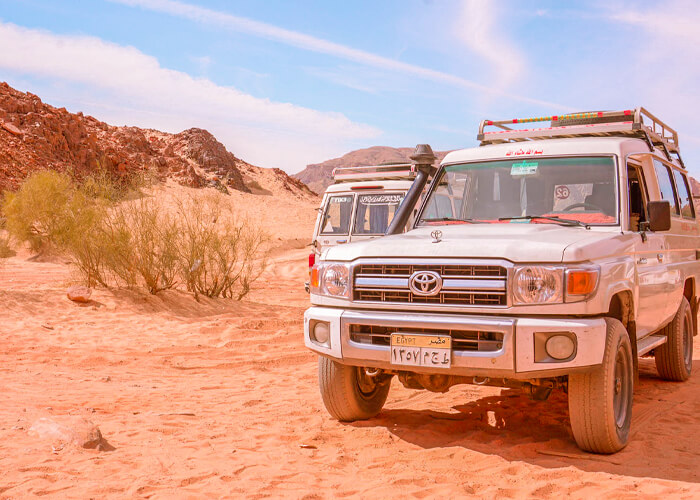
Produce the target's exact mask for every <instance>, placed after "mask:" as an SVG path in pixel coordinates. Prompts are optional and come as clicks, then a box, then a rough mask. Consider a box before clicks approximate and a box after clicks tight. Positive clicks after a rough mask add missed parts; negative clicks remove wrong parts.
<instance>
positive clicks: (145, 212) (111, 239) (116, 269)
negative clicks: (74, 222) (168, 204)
mask: <svg viewBox="0 0 700 500" xmlns="http://www.w3.org/2000/svg"><path fill="white" fill-rule="evenodd" d="M103 227H104V229H103V230H104V232H105V233H106V235H107V238H105V244H106V245H105V247H106V252H105V253H106V254H107V258H106V264H107V267H108V269H109V270H110V271H111V272H112V274H113V275H114V276H115V277H116V278H118V280H120V281H121V283H122V284H124V285H127V286H134V285H136V286H139V285H142V286H145V287H146V289H147V290H148V291H149V292H150V293H152V294H156V293H158V292H160V291H161V290H168V289H170V288H173V287H174V286H175V285H176V284H177V279H178V271H179V268H180V264H179V261H178V239H179V229H178V224H177V222H176V220H175V217H174V216H173V215H172V214H170V213H168V211H167V210H166V209H165V208H164V207H163V206H162V204H161V203H160V202H159V201H158V200H156V199H153V198H142V199H140V200H137V201H135V202H126V203H122V204H120V205H119V206H117V207H116V208H115V209H114V210H113V211H112V212H111V213H110V214H109V216H107V217H106V218H105V221H104V224H103Z"/></svg>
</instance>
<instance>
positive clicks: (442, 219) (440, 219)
mask: <svg viewBox="0 0 700 500" xmlns="http://www.w3.org/2000/svg"><path fill="white" fill-rule="evenodd" d="M420 222H466V223H468V224H484V221H481V220H475V219H456V218H454V217H434V218H431V219H421V220H420Z"/></svg>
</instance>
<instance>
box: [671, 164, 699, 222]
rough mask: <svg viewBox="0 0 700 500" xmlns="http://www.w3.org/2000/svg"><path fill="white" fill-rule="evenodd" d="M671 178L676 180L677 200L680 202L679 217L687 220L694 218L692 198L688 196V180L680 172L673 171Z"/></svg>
mask: <svg viewBox="0 0 700 500" xmlns="http://www.w3.org/2000/svg"><path fill="white" fill-rule="evenodd" d="M673 177H674V178H675V179H676V189H678V199H679V201H680V202H681V215H682V216H683V217H685V218H687V219H694V218H695V210H694V207H693V197H692V196H691V195H690V188H689V187H688V179H686V177H685V175H683V174H682V173H681V172H680V171H678V170H674V171H673Z"/></svg>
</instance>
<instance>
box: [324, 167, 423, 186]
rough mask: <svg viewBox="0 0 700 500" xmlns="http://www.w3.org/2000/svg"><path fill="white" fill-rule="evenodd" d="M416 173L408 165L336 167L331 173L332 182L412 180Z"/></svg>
mask: <svg viewBox="0 0 700 500" xmlns="http://www.w3.org/2000/svg"><path fill="white" fill-rule="evenodd" d="M415 176H416V171H415V169H414V168H413V165H412V164H410V163H394V164H387V165H367V166H363V167H337V168H335V169H333V172H332V173H331V179H333V182H335V183H340V182H351V181H373V180H382V179H383V180H390V179H412V178H414V177H415Z"/></svg>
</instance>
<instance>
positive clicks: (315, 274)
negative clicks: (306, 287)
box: [311, 267, 320, 288]
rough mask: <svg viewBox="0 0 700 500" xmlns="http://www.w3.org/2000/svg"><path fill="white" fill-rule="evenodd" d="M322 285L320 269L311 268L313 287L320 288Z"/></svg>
mask: <svg viewBox="0 0 700 500" xmlns="http://www.w3.org/2000/svg"><path fill="white" fill-rule="evenodd" d="M319 285H320V281H319V273H318V268H317V267H313V268H311V287H312V288H318V287H319Z"/></svg>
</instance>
